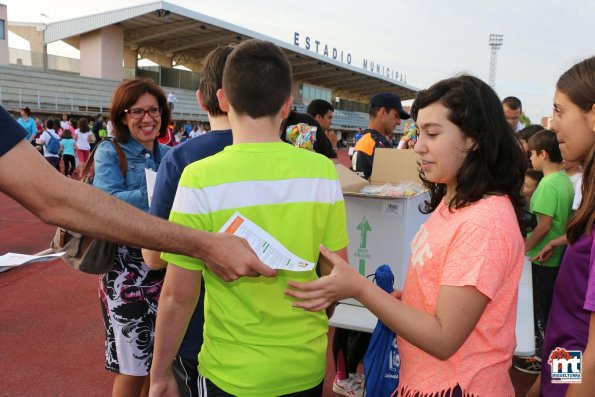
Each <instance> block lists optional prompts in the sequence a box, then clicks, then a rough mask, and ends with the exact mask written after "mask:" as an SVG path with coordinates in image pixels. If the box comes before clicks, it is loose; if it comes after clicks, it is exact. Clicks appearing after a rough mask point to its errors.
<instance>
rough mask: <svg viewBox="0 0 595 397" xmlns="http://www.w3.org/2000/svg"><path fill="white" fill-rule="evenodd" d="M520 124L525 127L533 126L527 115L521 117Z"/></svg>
mask: <svg viewBox="0 0 595 397" xmlns="http://www.w3.org/2000/svg"><path fill="white" fill-rule="evenodd" d="M519 122H520V123H521V124H523V125H524V126H525V127H526V126H528V125H531V119H530V118H529V117H528V116H527V115H526V114H525V113H523V114H521V117H519Z"/></svg>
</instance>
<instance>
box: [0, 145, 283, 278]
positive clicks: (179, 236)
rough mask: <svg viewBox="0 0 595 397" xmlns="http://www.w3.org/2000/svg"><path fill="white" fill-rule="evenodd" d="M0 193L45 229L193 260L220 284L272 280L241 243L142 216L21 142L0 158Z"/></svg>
mask: <svg viewBox="0 0 595 397" xmlns="http://www.w3.org/2000/svg"><path fill="white" fill-rule="evenodd" d="M32 175H33V178H32V177H31V176H32ZM0 191H2V192H4V193H6V194H7V195H9V196H10V197H12V198H13V199H15V200H16V201H18V202H19V203H20V204H21V205H23V206H24V207H25V208H27V209H28V210H29V211H31V212H33V213H34V214H35V215H36V216H38V217H39V218H40V219H41V220H43V221H44V222H46V223H49V224H52V225H60V226H62V227H65V228H67V229H72V230H75V231H78V232H80V233H84V234H86V235H90V236H93V237H97V238H101V239H105V240H110V241H115V242H117V243H121V244H127V245H132V246H137V247H143V248H150V249H153V250H156V251H165V252H172V253H178V254H183V255H187V256H191V257H194V258H199V259H202V260H204V261H205V262H206V264H207V266H209V268H211V270H212V271H213V272H214V273H216V274H217V275H219V276H220V277H221V278H223V279H224V280H235V279H237V278H239V277H241V276H258V275H263V276H269V277H270V276H274V275H275V274H276V273H275V271H274V270H272V269H271V268H269V267H268V266H266V265H265V264H263V263H262V262H261V261H260V260H258V258H257V257H256V254H254V252H253V251H252V249H250V247H249V245H248V243H247V242H246V241H245V240H244V239H241V238H237V237H234V236H230V235H224V234H214V233H207V232H201V231H198V230H192V229H189V228H185V227H182V226H179V225H176V224H173V223H171V222H168V221H166V220H163V219H159V218H157V217H153V216H151V215H148V214H146V213H145V212H143V211H140V210H138V209H137V208H134V207H132V206H130V205H128V204H126V203H124V202H123V201H120V200H118V199H116V198H114V197H112V196H110V195H108V194H106V193H104V192H102V191H100V190H98V189H95V188H93V187H91V186H89V185H86V184H84V183H81V182H77V181H73V180H71V179H68V178H66V177H64V176H63V175H62V174H60V173H59V172H56V170H55V169H54V168H52V167H51V165H50V164H49V163H48V162H47V161H45V159H44V158H43V157H41V156H40V155H39V153H37V151H36V150H35V149H34V148H33V147H32V146H31V144H30V143H28V142H26V141H24V140H23V141H21V142H19V143H18V144H17V145H16V146H15V147H14V148H12V149H11V150H10V151H8V152H7V153H6V154H4V155H3V156H1V157H0Z"/></svg>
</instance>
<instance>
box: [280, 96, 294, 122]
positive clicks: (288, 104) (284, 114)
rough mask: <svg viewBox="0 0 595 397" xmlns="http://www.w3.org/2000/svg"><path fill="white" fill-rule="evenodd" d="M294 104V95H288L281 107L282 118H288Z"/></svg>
mask: <svg viewBox="0 0 595 397" xmlns="http://www.w3.org/2000/svg"><path fill="white" fill-rule="evenodd" d="M292 106H293V97H292V96H291V95H290V96H288V97H287V99H286V100H285V102H284V103H283V106H282V107H281V112H280V116H281V119H286V118H287V116H289V112H291V107H292Z"/></svg>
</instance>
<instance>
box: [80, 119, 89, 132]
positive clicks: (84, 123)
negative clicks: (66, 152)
mask: <svg viewBox="0 0 595 397" xmlns="http://www.w3.org/2000/svg"><path fill="white" fill-rule="evenodd" d="M77 128H78V130H79V131H80V132H89V131H91V129H90V128H89V120H87V119H86V118H84V117H83V118H80V119H79V121H78V122H77Z"/></svg>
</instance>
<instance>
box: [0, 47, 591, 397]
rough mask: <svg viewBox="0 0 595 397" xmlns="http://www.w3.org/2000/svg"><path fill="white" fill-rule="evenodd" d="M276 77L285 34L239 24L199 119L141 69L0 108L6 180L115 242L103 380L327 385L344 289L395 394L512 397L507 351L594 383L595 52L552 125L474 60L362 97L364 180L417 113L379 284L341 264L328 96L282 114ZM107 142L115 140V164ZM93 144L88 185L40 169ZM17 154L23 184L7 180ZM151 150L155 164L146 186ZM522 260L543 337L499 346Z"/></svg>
mask: <svg viewBox="0 0 595 397" xmlns="http://www.w3.org/2000/svg"><path fill="white" fill-rule="evenodd" d="M291 91H292V77H291V68H290V65H289V62H288V60H287V58H286V56H285V55H284V53H283V51H282V50H281V49H280V48H279V47H277V46H275V45H274V44H272V43H268V42H264V41H259V40H247V41H244V42H243V43H241V44H240V45H237V46H231V45H229V46H220V47H218V48H216V49H215V50H213V51H212V52H211V53H210V54H209V55H208V56H207V57H206V59H205V62H204V69H203V72H202V74H201V81H200V85H199V90H198V91H197V101H198V104H199V106H201V107H202V108H203V109H204V110H205V111H206V112H207V113H208V117H209V125H210V128H211V129H212V130H211V131H209V132H208V133H207V132H206V131H205V130H204V129H202V128H199V127H193V126H192V124H191V123H189V122H186V123H183V124H180V125H177V124H175V123H173V122H172V120H171V109H172V108H173V102H175V101H174V100H173V99H172V98H171V95H170V96H169V97H168V95H166V94H165V93H164V91H163V90H162V89H161V88H160V87H159V86H158V85H156V84H155V83H154V82H153V81H152V80H149V79H143V78H136V79H132V80H128V81H125V82H123V83H122V84H120V85H119V86H118V87H117V88H116V90H115V92H114V94H113V99H112V106H111V108H110V115H109V118H104V117H102V116H98V117H96V118H95V119H94V120H93V121H90V120H89V119H88V118H80V119H79V120H76V121H75V120H71V119H69V118H68V116H67V115H64V116H63V119H62V120H61V121H60V120H53V119H48V120H45V122H44V125H43V128H38V127H37V124H36V123H35V120H33V119H32V117H31V115H30V110H29V109H28V108H23V109H22V110H21V118H19V120H18V124H20V125H21V126H22V128H21V127H18V124H17V122H15V120H14V119H12V118H11V117H10V116H9V115H8V114H7V113H6V112H5V111H4V110H3V109H2V111H1V112H0V123H1V125H2V128H3V131H4V132H3V134H4V135H5V136H6V137H5V139H3V140H2V142H1V146H0V190H2V191H3V192H6V193H7V194H9V195H10V196H12V197H14V198H15V199H17V200H19V201H20V202H21V203H22V204H23V205H24V206H25V207H27V208H29V209H31V210H32V211H33V212H34V213H36V214H38V215H39V216H40V217H41V218H42V219H43V220H45V221H46V222H49V223H53V224H60V225H63V226H66V227H68V228H71V229H74V230H79V231H82V232H84V233H87V234H90V235H93V236H97V237H100V238H106V239H111V240H114V241H116V242H118V243H119V244H120V245H119V246H118V249H117V252H116V255H115V257H114V266H113V269H112V270H111V271H110V272H108V273H106V274H103V275H101V277H100V287H99V297H100V302H101V309H102V314H103V319H104V324H105V336H106V343H105V350H106V351H105V367H106V369H107V370H109V371H111V372H114V373H116V374H117V375H116V378H115V382H114V387H113V395H114V396H137V395H138V396H141V395H151V396H166V395H183V396H233V395H238V396H263V395H267V396H269V395H270V396H273V395H275V396H296V397H297V396H300V397H308V396H321V395H322V385H323V381H324V375H325V370H326V365H325V364H326V363H325V356H326V350H327V332H328V319H329V318H330V317H331V316H332V314H333V310H334V305H335V304H336V302H338V301H340V300H342V299H346V298H355V299H357V300H358V301H359V302H361V303H362V304H363V305H364V306H366V307H367V308H368V309H369V310H370V311H372V312H373V313H374V314H375V315H376V316H377V317H378V318H379V319H380V320H381V321H383V322H384V323H385V324H386V325H387V326H388V327H390V328H391V329H392V330H394V331H395V332H396V333H397V335H398V347H399V351H400V355H401V357H400V359H401V370H400V379H399V385H398V388H397V390H396V395H399V396H426V395H427V396H430V395H449V396H461V397H462V396H467V395H477V396H498V397H499V396H512V395H514V394H515V392H514V388H513V385H512V382H511V380H510V376H509V372H508V371H509V369H510V367H511V366H512V365H514V366H515V367H516V368H518V369H520V370H523V371H525V372H530V373H536V374H539V377H538V379H537V381H536V382H535V384H534V385H533V387H532V389H531V391H530V392H529V395H530V396H539V395H543V396H548V397H549V396H563V395H567V396H589V395H592V394H593V390H595V315H594V314H593V313H594V312H595V260H594V258H595V256H594V254H593V252H594V251H593V250H594V248H595V246H594V242H593V222H594V220H595V219H594V218H595V215H594V212H595V211H593V209H594V208H595V191H594V189H595V180H594V175H595V170H594V161H595V58H593V57H592V58H589V59H586V60H584V61H582V62H579V63H577V64H576V65H574V66H573V67H571V68H570V69H569V70H568V71H566V72H565V73H564V74H563V75H562V76H561V77H560V79H559V80H558V83H557V86H556V88H555V97H554V114H553V119H552V122H551V126H550V127H549V128H550V129H546V128H544V127H542V126H537V125H531V126H523V125H522V124H521V123H519V118H520V116H521V114H522V104H521V102H520V100H518V98H515V97H508V98H505V99H504V100H502V101H501V100H500V99H499V98H498V96H497V95H496V93H495V92H494V91H493V89H492V88H491V87H489V86H488V85H487V84H486V83H484V82H483V81H481V80H480V79H478V78H476V77H473V76H469V75H460V76H456V77H453V78H449V79H445V80H442V81H439V82H437V83H436V84H434V85H432V86H431V87H429V88H427V89H424V90H422V91H420V92H419V93H418V94H417V96H416V99H415V101H414V103H413V105H412V107H411V110H410V112H407V111H405V109H404V108H403V106H402V104H401V101H400V98H399V97H398V96H396V95H394V94H389V93H378V94H375V95H373V96H372V97H371V98H370V102H369V114H370V122H369V125H368V128H367V129H366V130H364V131H362V132H361V134H360V135H359V136H358V137H357V138H358V140H357V143H356V145H355V147H354V153H353V159H352V170H353V171H354V172H356V173H357V174H359V175H360V176H362V177H364V178H369V176H370V174H371V170H372V167H373V158H374V153H375V149H376V148H379V147H380V148H385V147H389V148H390V147H393V146H395V144H396V142H394V140H393V139H392V138H393V137H392V132H393V130H394V129H395V126H396V125H398V124H399V123H400V122H401V120H405V119H409V118H412V119H413V121H414V126H415V132H414V133H413V134H411V135H410V136H409V138H408V139H409V141H408V142H406V144H405V145H404V147H407V148H411V149H412V150H414V151H415V153H416V154H417V158H418V165H419V174H420V178H421V180H422V181H423V185H424V186H425V188H427V190H428V191H429V196H428V199H427V200H426V201H425V202H424V204H423V205H422V208H420V210H421V211H422V212H424V213H427V214H430V215H429V218H428V220H427V221H426V222H425V223H424V224H423V225H422V226H421V227H420V229H419V231H418V233H417V235H416V236H415V238H414V240H413V241H412V242H411V247H412V253H411V257H410V263H409V268H408V272H407V277H406V280H405V284H404V288H403V291H396V292H394V293H392V294H389V293H387V292H385V291H384V290H382V289H381V288H379V287H377V286H376V285H375V284H373V283H371V282H369V281H368V280H366V279H365V278H364V277H363V276H361V275H360V274H359V273H358V272H357V271H356V270H355V269H354V268H353V267H351V266H350V265H349V263H348V262H347V245H348V237H347V230H346V217H347V216H348V215H347V214H346V213H345V203H344V199H343V195H342V192H341V188H340V184H339V179H338V176H337V172H336V170H335V167H334V165H333V162H332V161H331V160H329V158H331V159H332V158H335V157H336V156H337V154H336V152H335V149H336V148H337V140H336V139H335V138H336V136H335V138H332V134H329V132H330V126H331V125H332V117H333V112H334V108H333V107H332V105H331V104H330V103H328V102H326V101H323V100H316V101H313V102H312V103H310V105H309V106H308V108H307V113H298V112H295V111H294V110H293V103H292V97H291ZM170 94H171V93H170ZM104 139H111V140H113V141H115V142H117V143H118V144H119V146H120V147H121V150H122V151H123V153H124V155H125V158H126V162H127V172H126V173H125V174H123V172H122V170H121V168H120V166H119V156H118V153H117V151H116V149H115V147H114V145H111V144H108V143H105V142H104ZM287 142H289V143H290V144H287ZM31 144H33V145H39V146H41V147H42V151H43V157H45V161H44V162H43V163H42V162H40V161H39V159H40V158H41V156H39V155H38V154H36V153H35V151H34V150H33V149H32V145H31ZM93 146H96V152H95V167H94V168H95V170H94V179H93V185H94V187H95V188H96V189H92V188H90V187H89V186H87V185H85V184H82V183H79V182H76V181H69V180H68V178H64V177H60V176H58V177H57V176H56V174H57V173H56V172H55V168H56V167H59V166H60V156H61V157H62V159H63V163H64V173H65V175H66V176H67V177H69V176H72V175H73V173H74V172H76V171H75V170H76V169H77V162H78V165H79V169H80V165H81V164H84V162H85V161H86V160H87V159H88V157H89V153H90V151H91V150H93ZM56 148H57V149H56ZM304 149H307V150H304ZM25 163H26V164H27V165H28V166H29V168H28V170H27V172H29V171H30V170H31V169H34V170H35V171H37V172H38V173H37V174H36V175H38V176H39V177H41V182H39V183H37V185H38V186H35V185H34V184H33V183H30V181H27V179H26V178H23V179H20V177H21V176H23V175H25V174H24V172H25V171H22V170H20V169H19V168H20V166H21V165H23V164H25ZM44 163H45V164H44ZM147 168H148V169H151V170H153V171H156V172H157V178H156V182H155V188H154V192H153V196H152V201H151V203H149V200H148V197H149V192H148V191H147V181H146V179H145V169H147ZM46 176H47V178H44V177H46ZM23 181H24V186H23ZM60 188H62V189H60ZM29 189H32V190H29ZM97 189H98V190H102V191H103V192H105V193H106V194H99V193H97ZM73 192H77V194H74V195H71V196H68V197H69V198H68V200H63V202H60V199H61V198H62V197H63V196H61V195H63V194H68V193H73ZM31 193H35V194H31ZM110 196H111V197H110ZM85 199H89V200H91V201H89V202H92V203H94V204H95V205H93V206H90V205H88V203H89V202H86V203H85V202H84V200H85ZM65 203H67V204H65ZM52 204H56V205H55V206H54V205H52ZM66 205H67V206H68V208H67V209H65V208H64V206H66ZM87 207H93V208H87ZM105 208H110V210H109V211H102V209H105ZM65 212H68V214H65ZM238 212H241V215H242V216H244V217H245V218H247V219H249V220H250V221H252V222H254V223H256V224H257V225H258V226H259V227H261V228H262V229H264V230H266V232H267V233H269V234H270V235H271V236H273V237H274V238H275V239H277V240H278V241H279V242H280V243H281V244H283V246H285V247H286V248H287V249H288V250H289V251H290V252H292V253H293V254H295V255H297V256H299V257H300V258H302V259H303V260H305V261H307V262H312V263H317V264H318V266H316V267H315V268H314V269H312V270H309V271H301V272H298V271H275V270H272V269H270V268H268V267H267V266H265V265H264V264H263V263H262V262H260V261H259V260H258V259H257V258H256V256H255V254H254V253H253V252H252V250H251V249H250V248H249V247H248V245H247V243H246V242H245V241H244V240H242V239H239V238H235V237H234V236H231V235H227V234H224V233H217V232H218V231H220V230H221V228H222V227H223V226H224V225H225V224H226V223H227V222H228V221H229V220H230V218H231V217H233V216H235V214H237V213H238ZM147 213H148V214H147ZM73 215H74V216H73ZM151 215H152V216H151ZM115 218H118V219H115ZM85 219H94V220H96V222H93V223H92V224H88V222H86V221H85V223H84V224H83V221H82V220H85ZM168 220H169V221H168ZM108 223H109V224H110V225H111V227H109V228H107V227H102V226H105V225H106V224H108ZM387 243H388V240H387ZM563 247H566V248H565V250H564V249H563ZM525 257H528V258H530V260H531V262H532V267H531V270H532V280H533V306H534V312H535V313H534V314H535V316H534V317H535V324H534V329H535V337H536V348H537V353H536V355H535V356H532V357H513V352H514V349H515V321H516V305H517V293H518V284H519V279H520V276H521V270H522V267H523V266H522V265H523V262H524V260H525ZM248 276H253V277H248ZM367 341H368V337H367V335H366V334H362V333H357V332H351V331H344V330H336V332H335V339H334V341H333V356H334V361H335V363H334V364H335V369H336V377H335V379H333V390H334V391H335V392H336V393H338V394H342V395H345V396H351V397H358V396H363V395H364V375H363V374H359V373H358V371H357V367H358V364H359V362H360V360H361V359H362V357H363V352H365V350H366V348H367ZM557 349H558V350H557ZM560 349H563V350H564V351H565V352H580V360H581V369H582V371H581V379H580V380H581V382H580V383H566V382H559V381H560V379H559V378H556V377H555V373H556V372H557V367H556V368H554V370H553V369H552V368H553V366H554V365H557V364H556V361H552V357H553V355H554V352H555V351H557V352H558V353H559V352H560ZM556 357H557V356H556ZM567 366H568V365H567ZM562 380H564V379H562Z"/></svg>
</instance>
